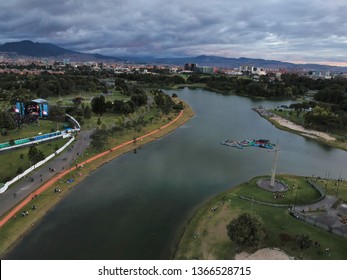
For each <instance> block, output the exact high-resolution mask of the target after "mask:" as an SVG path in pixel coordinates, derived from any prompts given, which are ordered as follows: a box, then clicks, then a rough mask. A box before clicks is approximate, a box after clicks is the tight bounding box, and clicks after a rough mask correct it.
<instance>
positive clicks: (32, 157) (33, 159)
mask: <svg viewBox="0 0 347 280" xmlns="http://www.w3.org/2000/svg"><path fill="white" fill-rule="evenodd" d="M28 159H29V161H30V163H31V164H36V163H38V162H39V161H41V160H44V159H45V155H44V154H43V153H42V152H41V151H40V150H39V149H37V148H36V147H35V146H30V148H29V152H28Z"/></svg>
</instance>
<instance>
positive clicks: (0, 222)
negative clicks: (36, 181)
mask: <svg viewBox="0 0 347 280" xmlns="http://www.w3.org/2000/svg"><path fill="white" fill-rule="evenodd" d="M182 114H183V111H181V112H180V113H179V114H178V116H177V117H176V118H175V119H174V120H172V121H171V122H169V123H167V124H166V125H163V126H162V127H160V128H158V129H156V130H153V131H151V132H149V133H147V134H145V135H143V136H140V137H138V138H136V139H135V140H130V141H127V142H124V143H122V144H120V145H118V146H116V147H114V148H111V149H109V150H107V151H105V152H102V153H100V154H97V155H95V156H93V157H91V158H89V159H87V160H86V161H84V162H83V163H81V164H79V165H76V166H74V167H71V168H69V169H67V170H65V171H64V172H62V173H59V174H58V175H57V176H55V177H54V178H52V179H50V180H48V181H47V182H45V183H44V184H43V185H42V186H41V187H39V188H38V189H36V190H35V191H34V192H32V193H31V194H29V195H28V196H27V197H26V198H25V199H23V200H22V201H21V202H20V203H19V204H17V205H16V206H15V207H14V208H13V209H12V210H11V211H10V212H9V213H8V214H7V215H6V216H5V217H4V218H3V219H2V220H0V227H2V226H3V225H4V224H6V222H8V221H9V220H10V219H11V218H12V217H13V216H15V215H16V214H17V212H18V211H19V210H21V209H22V208H23V207H24V206H25V205H27V204H28V203H29V202H30V201H31V200H32V199H33V198H35V197H36V196H38V195H39V194H41V193H42V192H43V191H45V190H47V189H48V188H49V187H51V186H52V185H53V184H54V183H55V182H57V181H58V180H59V179H61V178H62V177H64V176H65V175H66V174H68V173H70V172H71V171H74V170H75V169H76V168H78V167H79V166H80V165H83V164H86V163H89V162H92V161H94V160H96V159H98V158H100V157H103V156H105V155H107V154H109V153H110V152H113V151H115V150H117V149H120V148H123V147H124V146H127V145H129V144H131V143H134V141H136V140H140V139H144V138H147V137H149V136H151V135H153V134H155V133H158V132H159V131H161V130H162V129H165V128H167V127H169V126H170V125H172V124H173V123H175V122H176V121H177V120H178V119H179V118H180V117H181V116H182Z"/></svg>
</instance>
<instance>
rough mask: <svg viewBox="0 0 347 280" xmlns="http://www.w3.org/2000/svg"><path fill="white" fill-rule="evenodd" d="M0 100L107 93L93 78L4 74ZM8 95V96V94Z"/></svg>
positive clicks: (98, 81) (102, 85) (100, 82)
mask: <svg viewBox="0 0 347 280" xmlns="http://www.w3.org/2000/svg"><path fill="white" fill-rule="evenodd" d="M0 88H1V89H2V91H1V92H0V98H2V99H5V100H10V99H22V100H23V99H28V97H29V98H30V97H31V98H32V97H41V98H47V97H49V96H59V95H61V96H63V95H69V94H73V93H79V92H81V91H83V92H90V91H98V90H99V91H102V92H107V87H106V85H105V83H103V82H102V81H100V80H99V79H98V78H96V77H93V76H82V75H58V74H49V73H47V74H45V73H43V74H41V75H31V76H20V75H16V74H13V73H5V74H2V75H1V76H0ZM9 93H10V94H9Z"/></svg>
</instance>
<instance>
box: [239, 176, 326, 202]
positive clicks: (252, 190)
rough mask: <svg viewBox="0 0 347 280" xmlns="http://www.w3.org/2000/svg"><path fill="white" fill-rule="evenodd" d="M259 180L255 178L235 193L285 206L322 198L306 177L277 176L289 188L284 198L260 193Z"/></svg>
mask: <svg viewBox="0 0 347 280" xmlns="http://www.w3.org/2000/svg"><path fill="white" fill-rule="evenodd" d="M259 178H263V177H257V178H253V179H252V180H251V181H250V182H249V183H248V184H247V185H246V186H245V187H244V188H243V189H242V190H240V191H235V194H238V195H243V196H247V197H249V198H253V199H254V200H259V201H263V202H268V203H276V204H284V205H288V204H289V203H294V202H295V203H296V204H303V203H310V202H313V201H315V200H316V199H318V198H319V197H320V194H319V192H317V191H316V190H315V189H313V188H312V187H311V186H310V185H309V184H308V183H307V182H306V181H305V178H304V177H297V176H291V175H286V176H283V175H282V176H277V177H276V180H279V181H284V183H285V184H286V185H287V186H288V187H289V189H288V191H286V192H283V194H284V198H277V199H276V198H275V197H274V193H272V192H269V191H259V187H258V186H257V185H256V181H257V180H258V179H259Z"/></svg>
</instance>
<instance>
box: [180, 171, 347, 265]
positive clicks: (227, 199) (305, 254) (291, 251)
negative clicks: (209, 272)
mask: <svg viewBox="0 0 347 280" xmlns="http://www.w3.org/2000/svg"><path fill="white" fill-rule="evenodd" d="M287 178H288V180H289V181H292V182H299V183H302V180H304V179H305V178H303V177H296V176H291V175H290V176H284V175H283V179H284V180H286V179H287ZM330 183H332V182H330ZM254 184H255V180H251V181H250V182H249V183H243V184H241V185H239V186H237V187H235V188H233V189H231V190H229V191H227V192H224V193H222V194H219V195H217V196H215V197H214V198H212V199H211V200H210V201H208V202H207V203H206V204H204V205H203V206H202V207H201V208H200V209H199V210H198V211H197V212H196V214H195V215H194V216H193V217H192V218H191V220H190V222H189V223H188V225H187V226H186V228H185V231H184V234H183V236H182V238H181V240H180V243H179V246H178V248H177V251H176V254H175V258H176V259H233V258H234V257H235V254H236V253H238V252H240V251H241V249H240V248H238V247H237V246H236V244H235V243H233V242H232V241H231V240H230V239H229V237H228V236H227V231H226V225H227V224H228V223H229V222H230V221H231V220H233V219H234V218H236V217H237V216H238V215H239V214H240V213H244V212H251V213H253V214H254V215H257V216H258V217H259V218H260V220H261V221H262V224H263V227H264V228H265V230H266V238H265V240H264V241H263V243H262V244H261V246H260V247H259V248H265V247H277V248H280V249H282V250H284V251H285V252H286V253H287V254H288V255H290V256H293V257H294V258H295V259H324V260H326V259H347V239H345V238H342V237H339V236H337V235H334V234H332V233H329V232H327V231H325V230H323V229H320V228H318V227H315V226H312V225H310V224H307V223H305V222H302V221H300V220H298V219H295V218H294V217H292V216H290V215H289V214H288V210H287V209H286V207H284V208H279V207H271V206H265V205H260V204H257V203H251V202H249V201H246V200H242V199H240V198H239V197H238V195H244V196H246V195H247V196H248V195H249V194H250V193H253V196H254V197H257V198H258V199H260V198H263V197H264V198H265V199H266V198H267V195H265V194H264V192H266V191H264V190H262V189H260V188H253V187H254ZM301 190H302V200H305V199H308V200H310V199H313V198H314V197H312V194H310V193H309V192H306V191H304V187H302V189H301ZM301 190H300V191H301ZM340 191H341V194H343V195H344V194H345V192H346V191H347V182H346V181H344V182H343V183H341V185H340ZM298 196H299V194H298ZM215 206H217V207H218V208H217V210H216V211H211V210H210V209H211V207H215ZM301 234H305V235H308V236H309V238H310V239H311V240H312V242H313V244H312V246H311V247H310V248H309V249H307V250H301V249H300V248H299V245H298V244H297V242H296V236H297V235H301ZM315 242H318V243H319V244H320V247H318V246H315V245H314V244H315ZM325 248H330V254H331V255H330V256H329V255H328V254H327V253H326V251H325ZM256 249H258V248H248V249H247V250H246V251H248V252H249V253H251V252H253V251H255V250H256Z"/></svg>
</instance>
